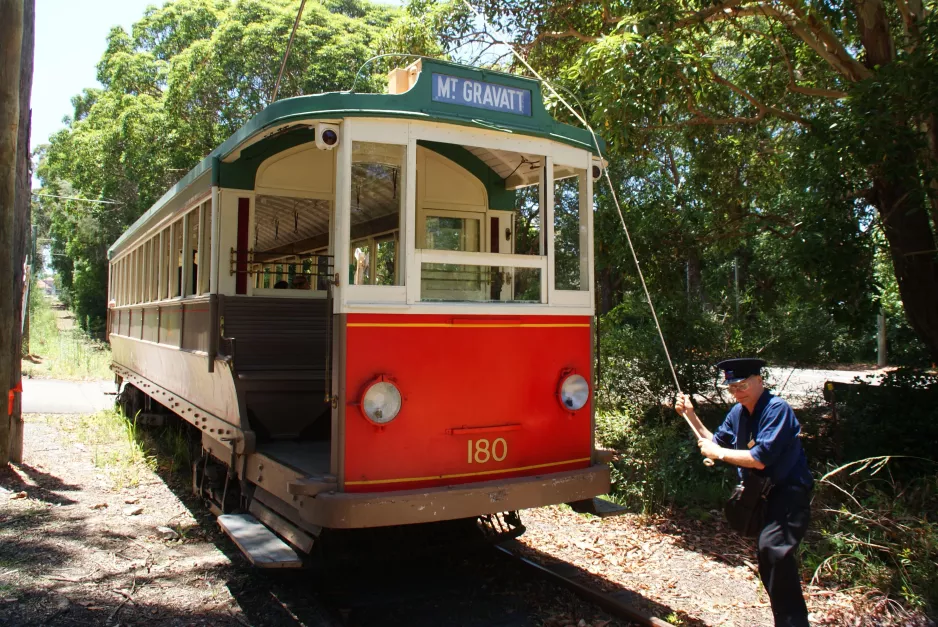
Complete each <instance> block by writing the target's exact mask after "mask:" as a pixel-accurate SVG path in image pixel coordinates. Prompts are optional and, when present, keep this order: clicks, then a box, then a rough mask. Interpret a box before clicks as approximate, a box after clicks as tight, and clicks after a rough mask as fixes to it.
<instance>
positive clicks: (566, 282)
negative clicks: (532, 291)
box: [552, 165, 590, 292]
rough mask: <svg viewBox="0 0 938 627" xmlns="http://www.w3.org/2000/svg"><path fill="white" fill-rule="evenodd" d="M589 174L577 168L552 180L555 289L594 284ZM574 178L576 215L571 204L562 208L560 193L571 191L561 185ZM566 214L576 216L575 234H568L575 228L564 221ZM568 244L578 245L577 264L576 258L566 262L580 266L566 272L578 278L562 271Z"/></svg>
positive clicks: (583, 289)
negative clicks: (564, 248) (587, 198)
mask: <svg viewBox="0 0 938 627" xmlns="http://www.w3.org/2000/svg"><path fill="white" fill-rule="evenodd" d="M558 169H559V168H558V166H557V165H555V166H554V172H555V174H556V172H557V170H558ZM586 176H587V174H586V170H585V169H583V168H573V174H572V175H569V176H563V177H562V178H557V177H556V176H554V178H553V180H552V183H553V185H552V187H553V190H552V193H553V195H554V202H553V208H554V211H553V232H554V236H553V249H554V290H555V291H558V292H588V291H589V287H590V272H589V260H588V259H587V257H586V256H587V254H588V247H589V216H588V215H587V212H588V206H586V203H585V202H584V196H585V195H586ZM571 181H575V182H576V190H575V191H576V195H575V198H574V199H573V200H574V201H575V202H572V203H570V204H571V206H573V205H575V216H574V215H573V213H574V212H573V211H570V209H571V208H572V207H568V208H567V209H566V210H564V211H558V199H559V196H558V192H560V193H569V191H570V190H563V189H559V188H563V187H569V186H570V183H571ZM564 217H575V224H576V227H575V228H576V232H575V233H566V231H567V230H568V229H569V230H572V229H573V228H574V227H573V225H572V224H564V223H563V221H564ZM558 227H560V228H558ZM561 229H562V230H563V231H564V236H563V237H561V236H560V235H559V234H558V232H559V230H561ZM571 235H572V237H571ZM564 243H567V244H571V245H573V246H575V251H574V254H575V256H576V263H575V264H574V263H573V260H572V258H571V259H569V260H565V261H563V263H567V261H569V262H570V263H571V265H578V268H576V269H575V270H572V269H571V270H570V271H568V272H564V273H563V274H571V272H572V275H576V276H575V278H574V276H566V277H565V276H562V274H561V273H560V272H559V270H560V266H561V258H564V257H566V255H564V254H562V252H561V246H562V245H563V244H564Z"/></svg>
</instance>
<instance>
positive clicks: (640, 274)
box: [463, 0, 713, 466]
mask: <svg viewBox="0 0 938 627" xmlns="http://www.w3.org/2000/svg"><path fill="white" fill-rule="evenodd" d="M463 4H465V5H466V7H468V8H469V10H470V11H471V12H472V13H474V14H475V15H476V17H478V18H479V19H481V20H482V23H483V24H485V27H486V28H487V29H488V27H489V23H488V21H487V20H486V19H485V15H483V14H482V12H481V11H479V10H477V9H476V8H475V7H473V6H472V5H471V4H469V0H463ZM489 34H490V35H492V38H493V39H495V40H496V41H497V42H498V43H500V44H502V45H503V46H506V47H507V48H508V49H509V50H510V51H511V53H512V54H513V55H514V56H515V58H516V59H518V61H520V62H521V63H522V64H523V65H524V67H526V68H527V69H528V71H529V72H531V74H533V75H534V76H535V77H536V78H537V79H538V80H539V81H540V82H541V83H543V84H544V85H546V86H547V88H548V89H549V90H550V91H551V93H552V94H553V95H554V97H555V98H557V100H559V101H560V102H561V103H562V104H563V105H564V106H565V107H566V108H567V109H568V110H569V111H570V113H572V114H573V117H575V118H576V119H577V120H578V121H579V122H580V124H582V125H583V126H584V127H586V130H588V131H589V133H590V135H591V136H592V138H593V146H594V147H595V148H596V154H598V155H600V157H601V156H602V150H600V148H599V138H597V137H596V132H595V131H594V130H593V127H592V126H591V125H590V123H589V122H587V121H586V117H585V116H584V115H580V114H579V113H577V111H576V109H574V108H573V107H572V106H570V103H569V102H567V101H566V100H565V99H564V97H563V96H561V95H560V92H558V91H557V90H556V89H554V86H553V85H552V84H551V82H550V81H548V80H547V79H545V78H544V77H543V76H541V74H540V73H539V72H538V71H537V70H535V69H534V68H533V67H531V65H530V64H529V63H528V61H527V59H525V58H524V57H523V56H521V54H520V53H519V52H518V51H517V50H516V49H515V47H514V46H512V45H511V44H510V43H508V42H507V41H505V40H503V39H500V38H499V37H498V36H496V35H494V34H493V33H489ZM602 170H603V173H604V174H605V176H606V184H607V185H608V186H609V192H610V193H611V194H612V200H613V201H614V202H615V205H616V213H618V214H619V222H620V223H621V224H622V230H623V231H625V239H626V241H628V243H629V250H630V251H631V252H632V260H633V261H634V262H635V269H636V270H637V271H638V278H639V279H640V280H641V282H642V289H643V290H644V291H645V300H647V301H648V308H649V309H651V317H652V318H653V319H654V321H655V328H657V329H658V338H659V339H660V340H661V347H662V348H663V349H664V356H665V357H666V358H667V360H668V368H670V369H671V376H672V377H673V378H674V386H675V387H676V388H677V392H678V394H683V392H682V391H681V383H680V382H679V381H678V379H677V372H676V371H675V369H674V363H673V362H672V361H671V353H670V352H669V351H668V344H667V342H665V341H664V333H663V332H662V330H661V323H660V322H658V314H657V312H655V305H654V303H653V302H652V300H651V293H650V292H649V291H648V285H647V284H646V283H645V275H644V273H643V272H642V266H641V264H640V263H639V262H638V255H637V254H636V253H635V246H634V245H633V244H632V236H631V235H630V234H629V228H628V226H626V224H625V217H623V215H622V206H621V205H620V204H619V196H618V194H616V189H615V186H613V184H612V178H611V177H610V176H609V168H603V169H602ZM681 416H683V418H684V420H685V421H686V422H687V426H689V427H690V429H691V431H693V433H694V435H695V436H696V437H697V439H702V438H701V435H700V433H698V432H697V429H696V428H695V427H694V425H693V423H692V422H691V421H690V418H688V417H687V415H686V414H681ZM704 464H705V465H707V466H713V460H712V459H704Z"/></svg>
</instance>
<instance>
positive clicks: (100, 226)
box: [37, 0, 427, 330]
mask: <svg viewBox="0 0 938 627" xmlns="http://www.w3.org/2000/svg"><path fill="white" fill-rule="evenodd" d="M296 9H297V7H296V3H295V2H291V1H289V0H241V1H238V2H227V1H222V0H177V1H176V2H171V3H166V4H165V5H164V6H162V7H155V6H154V7H150V8H149V9H147V11H146V13H145V14H144V16H143V17H142V18H141V19H140V20H139V21H138V22H136V23H135V24H134V25H133V28H132V30H131V32H130V33H128V32H126V31H124V30H123V29H121V28H114V29H113V30H112V31H111V32H110V34H109V35H108V41H107V49H106V50H105V52H104V55H103V57H102V59H101V62H100V63H99V64H98V80H99V81H100V82H101V84H102V86H103V89H86V90H84V91H83V92H82V93H81V94H79V95H77V96H76V97H75V98H73V101H72V103H73V105H74V108H75V112H74V116H73V118H72V119H71V120H69V121H68V128H67V129H65V130H63V131H60V132H59V133H57V134H55V135H54V136H53V137H52V138H51V143H50V145H48V146H45V147H43V148H41V149H40V150H39V151H38V154H37V157H38V159H39V168H38V174H39V178H40V180H41V181H42V184H43V188H44V192H45V193H49V194H56V195H61V196H79V197H83V198H88V199H93V200H107V201H111V202H112V203H116V204H98V203H88V202H81V201H56V200H54V199H51V198H43V199H42V203H41V206H40V207H39V209H38V211H37V213H38V216H37V217H38V218H39V222H40V223H47V224H48V225H49V233H50V236H51V238H52V252H53V267H54V269H55V271H56V272H57V273H58V274H59V275H60V276H61V277H62V284H61V287H62V291H63V296H64V298H65V299H66V302H67V303H68V304H69V305H70V306H71V307H72V308H73V309H74V310H75V312H76V314H77V315H78V317H79V319H80V320H81V321H82V324H85V323H86V322H85V321H87V324H88V325H89V327H90V328H91V329H92V330H100V329H101V328H102V327H101V324H102V317H103V316H104V313H105V311H106V304H107V303H106V298H107V296H106V284H107V264H106V261H105V259H106V252H107V248H108V246H109V245H110V244H111V243H112V242H113V241H114V240H116V239H117V237H118V236H119V235H120V233H122V232H123V231H124V230H125V229H126V228H127V227H128V226H129V225H130V224H131V223H132V222H133V221H134V220H135V219H136V218H137V217H138V216H139V215H140V214H142V213H143V212H144V211H145V210H146V209H147V208H148V207H149V206H150V205H152V203H153V202H155V201H156V200H157V199H158V198H159V197H160V196H161V195H162V194H163V193H164V192H165V191H166V189H167V188H169V187H170V186H171V185H172V184H173V183H175V182H176V181H177V180H178V179H179V178H181V176H182V175H183V174H185V172H187V171H188V170H189V169H191V168H192V167H193V166H194V165H195V164H196V163H198V162H199V161H200V160H201V159H202V158H203V157H204V156H205V155H206V154H208V153H209V152H210V151H211V150H212V149H213V148H215V146H217V145H218V144H220V143H221V142H222V141H223V140H224V139H225V138H227V137H228V136H229V135H231V134H232V133H234V132H235V131H236V130H237V129H238V128H240V127H241V126H242V125H244V124H245V123H246V122H247V121H248V120H249V119H250V118H251V117H253V116H254V115H255V114H256V113H258V112H259V111H260V110H261V109H263V108H264V107H265V106H266V105H267V104H269V100H270V97H271V94H272V92H273V88H274V83H275V81H276V79H277V74H278V72H279V69H280V63H281V60H282V58H283V53H284V50H285V46H286V42H287V39H288V38H289V35H290V31H291V29H292V28H293V22H294V19H295V17H296ZM403 17H404V16H403V13H402V12H401V11H400V10H398V9H396V8H393V7H388V6H384V5H377V4H371V3H369V2H367V0H330V1H327V2H325V3H310V4H308V5H307V6H306V9H305V11H304V13H303V19H302V21H301V23H300V26H299V28H298V29H297V33H296V37H295V40H294V42H293V48H292V50H291V53H290V57H289V60H288V63H287V67H286V70H285V72H284V76H283V81H282V84H281V85H280V91H279V96H278V97H279V98H287V97H290V96H296V95H301V94H309V93H319V92H325V91H336V90H340V89H348V88H350V87H351V86H352V81H353V78H354V77H355V75H356V73H357V72H358V70H359V68H360V67H361V66H362V64H363V63H364V61H365V60H366V59H367V58H368V57H369V56H371V54H372V51H373V50H374V49H375V48H376V47H378V46H381V45H386V46H390V45H395V44H396V42H397V40H396V39H395V38H394V37H392V36H390V35H386V34H385V29H386V28H388V27H389V26H391V25H392V23H395V20H398V21H399V20H401V19H403ZM425 50H427V48H426V47H424V48H423V49H422V50H421V51H425ZM406 51H407V52H409V50H406ZM383 69H385V68H383V67H379V66H377V65H372V66H371V67H370V68H369V70H368V71H367V72H366V73H365V74H364V77H363V78H362V79H360V80H359V85H358V87H359V88H366V89H367V88H374V87H375V86H376V85H377V82H376V78H375V77H376V76H377V74H375V72H381V71H382V70H383Z"/></svg>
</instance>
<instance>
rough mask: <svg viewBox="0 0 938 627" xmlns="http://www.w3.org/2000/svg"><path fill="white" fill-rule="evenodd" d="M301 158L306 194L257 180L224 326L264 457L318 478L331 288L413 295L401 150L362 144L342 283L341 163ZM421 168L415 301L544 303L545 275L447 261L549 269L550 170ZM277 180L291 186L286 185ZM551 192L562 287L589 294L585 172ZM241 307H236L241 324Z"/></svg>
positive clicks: (566, 171)
mask: <svg viewBox="0 0 938 627" xmlns="http://www.w3.org/2000/svg"><path fill="white" fill-rule="evenodd" d="M303 152H306V153H307V155H306V157H305V158H301V155H302V152H301V153H297V155H295V156H294V157H293V163H292V164H291V163H287V165H289V166H290V170H292V173H291V174H289V176H294V177H296V176H301V177H302V180H303V181H304V182H303V185H304V186H305V188H304V189H301V190H298V189H297V187H298V186H297V185H295V184H294V185H292V189H277V188H275V187H271V186H269V185H263V183H264V182H265V180H264V177H263V175H262V174H261V173H260V172H259V175H258V180H259V183H258V190H257V193H256V196H255V202H254V220H253V222H254V229H253V232H252V237H253V241H251V242H250V244H251V246H250V253H249V262H250V263H249V266H250V268H251V271H250V275H251V279H250V280H251V287H252V290H251V295H250V296H244V297H239V298H238V299H236V300H233V301H232V302H230V303H228V304H227V305H226V315H227V316H229V319H230V321H229V322H226V326H227V328H228V329H229V330H233V331H234V333H229V334H231V335H236V336H237V337H238V346H237V354H238V356H237V359H236V363H237V364H238V366H237V368H238V377H239V379H240V380H241V381H242V383H243V384H244V385H245V390H246V406H247V409H248V417H249V420H250V422H251V427H252V429H253V430H254V431H255V433H256V434H257V436H258V450H259V451H260V452H263V453H266V454H269V455H271V456H272V457H275V458H277V459H280V460H282V461H285V462H287V463H289V464H290V465H291V466H294V467H296V468H298V469H301V470H303V471H305V472H307V473H308V474H310V475H316V474H325V473H327V472H329V467H330V464H329V455H330V439H331V419H330V415H331V413H330V411H329V405H328V404H327V403H326V399H327V397H328V394H329V381H330V380H331V374H330V372H329V368H330V364H329V359H330V356H331V338H330V337H329V336H330V333H331V322H332V321H331V311H332V302H331V291H330V278H331V277H332V276H333V275H334V274H336V276H338V278H339V281H340V282H343V281H347V282H348V283H347V285H354V286H403V285H404V284H405V276H404V268H403V264H402V263H401V262H402V257H403V251H402V250H401V236H400V234H401V230H402V225H403V223H404V222H403V219H402V216H403V212H404V206H405V204H404V187H405V176H404V175H405V167H406V162H407V159H406V147H405V146H403V145H394V144H384V143H377V142H365V141H354V142H353V150H352V172H351V201H350V221H349V222H350V228H349V239H348V243H347V245H348V247H349V249H348V250H349V257H348V267H347V269H346V272H344V273H343V272H341V271H338V272H337V269H335V268H333V259H334V257H333V251H334V250H335V248H334V246H335V242H334V241H333V240H334V233H335V226H334V225H335V220H334V215H333V211H334V206H335V205H334V196H333V195H332V193H325V192H326V191H327V190H328V191H329V192H331V188H332V185H333V181H334V176H335V174H334V169H333V168H332V167H325V165H326V164H325V163H324V162H323V157H324V156H329V157H331V156H332V153H324V151H320V150H317V149H316V148H314V147H312V146H308V147H307V148H306V149H305V150H304V151H303ZM329 161H331V159H330V160H329ZM416 161H417V197H416V202H415V207H416V212H417V216H416V225H417V237H416V240H417V241H416V242H415V247H416V249H417V250H418V252H419V253H421V255H423V256H422V257H420V261H419V263H420V265H421V267H420V300H421V301H430V302H439V301H447V302H476V303H478V302H493V303H494V302H510V303H542V302H544V293H545V286H544V285H543V284H544V283H545V281H542V277H541V273H542V271H543V269H544V268H546V265H544V264H540V265H539V264H538V263H534V262H532V263H529V264H528V265H527V266H525V265H524V264H520V263H519V262H518V261H517V257H515V261H513V262H509V263H505V264H498V265H491V261H492V259H491V256H490V255H488V258H487V259H486V260H485V261H484V262H481V261H480V262H478V263H476V264H475V265H473V264H472V263H465V261H466V258H465V256H463V257H460V258H459V259H455V258H454V257H452V253H498V254H507V255H530V256H542V257H543V256H545V255H546V246H547V243H546V241H545V239H546V237H545V234H544V230H543V228H542V224H543V215H544V204H545V202H544V194H545V193H546V190H545V189H544V186H543V185H541V181H542V179H543V178H544V174H545V163H546V159H545V158H543V157H540V156H537V155H530V154H522V153H517V152H511V151H505V150H494V149H481V148H475V147H471V146H458V145H452V144H438V143H435V142H423V141H421V142H418V146H417V159H416ZM329 165H331V164H329ZM275 178H276V179H278V180H280V181H285V180H287V179H288V178H289V177H288V174H287V173H286V172H282V173H280V174H278V175H276V177H275ZM554 181H555V182H554V200H555V216H554V232H555V238H554V246H555V249H554V252H555V259H556V261H555V268H556V278H555V281H556V286H557V288H558V289H567V290H586V289H588V282H587V280H586V274H585V268H586V253H587V251H586V244H585V242H586V240H585V234H586V230H587V229H586V218H585V216H583V215H581V210H580V208H581V203H580V194H581V193H583V192H584V191H585V189H583V183H584V181H585V170H580V169H575V168H571V167H566V168H565V167H563V166H556V167H555V170H554ZM447 255H450V256H449V257H448V256H447ZM451 258H452V259H453V261H451V260H450V259H451ZM469 260H470V261H472V259H471V258H470V259H469ZM236 303H237V304H236ZM232 306H235V309H237V308H240V311H239V312H238V314H237V315H235V316H233V317H232V316H231V314H232V313H235V311H234V310H232ZM232 324H234V325H235V326H234V327H233V326H232Z"/></svg>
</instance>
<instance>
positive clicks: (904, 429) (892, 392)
mask: <svg viewBox="0 0 938 627" xmlns="http://www.w3.org/2000/svg"><path fill="white" fill-rule="evenodd" d="M874 382H875V383H876V384H877V385H872V383H874ZM835 392H836V397H835V398H836V411H837V424H836V433H834V434H833V436H834V437H835V438H836V439H838V440H839V441H840V446H841V447H842V453H841V455H842V458H843V459H863V458H867V457H874V456H878V455H911V456H916V457H922V458H927V459H934V460H935V461H936V462H938V457H936V455H935V442H938V376H936V375H934V374H929V373H925V372H922V371H920V370H915V369H911V368H900V369H897V370H894V371H891V372H888V373H886V374H883V375H880V376H878V377H876V381H869V380H862V381H860V382H859V385H856V386H850V387H849V388H846V389H843V388H837V389H836V391H835Z"/></svg>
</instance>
